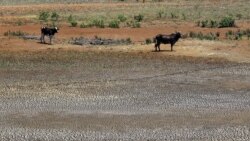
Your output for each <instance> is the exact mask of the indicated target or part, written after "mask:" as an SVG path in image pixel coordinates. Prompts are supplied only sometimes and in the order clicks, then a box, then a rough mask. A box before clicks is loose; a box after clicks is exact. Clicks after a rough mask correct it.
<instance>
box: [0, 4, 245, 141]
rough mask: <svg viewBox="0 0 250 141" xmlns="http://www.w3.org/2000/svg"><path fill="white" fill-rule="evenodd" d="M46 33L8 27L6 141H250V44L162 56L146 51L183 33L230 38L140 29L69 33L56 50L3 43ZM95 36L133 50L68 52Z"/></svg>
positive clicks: (3, 58) (0, 53)
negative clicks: (157, 40) (78, 40)
mask: <svg viewBox="0 0 250 141" xmlns="http://www.w3.org/2000/svg"><path fill="white" fill-rule="evenodd" d="M2 8H6V10H8V7H2ZM172 24H173V23H172ZM240 24H242V26H240V27H241V28H242V29H246V28H247V27H249V23H240ZM39 28H40V25H37V24H34V25H33V24H28V25H23V26H13V25H6V24H2V25H0V40H1V42H0V140H1V141H62V140H65V141H77V140H90V141H91V140H110V141H113V140H129V141H130V140H140V141H141V140H143V141H144V140H149V141H151V140H152V141H155V140H159V141H162V140H167V141H176V140H178V141H211V140H212V141H235V140H236V141H238V140H239V141H248V140H250V64H249V63H250V55H249V54H250V42H249V40H246V39H244V40H241V41H229V40H224V39H223V38H224V37H221V38H222V39H221V40H220V41H200V40H193V39H181V40H180V41H179V42H177V44H176V46H175V47H174V50H175V51H174V52H170V51H169V50H170V47H169V45H163V46H162V49H163V51H162V52H154V51H153V50H154V48H153V46H154V45H153V44H150V45H145V44H144V43H143V42H144V41H145V39H146V38H152V37H153V36H154V35H156V34H158V33H171V32H175V31H176V30H177V31H181V32H182V33H188V32H189V31H202V32H205V33H208V32H211V30H214V32H215V31H218V30H219V32H220V33H221V34H222V33H225V32H226V31H228V29H206V28H199V27H196V26H195V25H193V24H189V23H180V25H178V26H173V25H171V23H170V24H164V25H161V27H159V26H157V25H155V26H145V27H142V28H138V29H137V28H120V29H109V28H105V29H98V28H86V29H82V28H72V27H68V26H66V25H64V26H62V27H61V29H60V31H59V33H58V34H57V35H56V37H55V40H54V44H53V45H44V44H40V43H38V41H36V40H23V39H19V38H17V37H6V36H3V34H4V32H6V31H8V30H12V31H18V30H22V31H25V32H27V33H29V34H34V35H37V36H39V34H40V33H39ZM238 29H239V28H232V30H235V31H236V30H238ZM95 35H98V36H100V37H103V38H113V39H124V38H128V37H130V38H131V40H132V41H133V42H134V44H131V45H118V46H77V45H71V44H69V43H68V41H69V40H70V39H71V38H72V37H80V36H83V37H89V38H92V37H94V36H95Z"/></svg>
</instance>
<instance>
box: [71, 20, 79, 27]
mask: <svg viewBox="0 0 250 141" xmlns="http://www.w3.org/2000/svg"><path fill="white" fill-rule="evenodd" d="M70 24H71V26H72V27H76V26H77V25H78V23H77V21H71V22H70Z"/></svg>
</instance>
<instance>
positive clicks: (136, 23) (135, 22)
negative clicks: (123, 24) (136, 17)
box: [132, 21, 141, 28]
mask: <svg viewBox="0 0 250 141" xmlns="http://www.w3.org/2000/svg"><path fill="white" fill-rule="evenodd" d="M132 27H133V28H140V27H141V24H140V23H139V22H137V21H133V22H132Z"/></svg>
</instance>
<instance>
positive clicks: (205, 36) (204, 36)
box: [189, 31, 219, 40]
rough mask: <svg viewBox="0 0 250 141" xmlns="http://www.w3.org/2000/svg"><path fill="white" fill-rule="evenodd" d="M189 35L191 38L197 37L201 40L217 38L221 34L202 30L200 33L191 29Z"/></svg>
mask: <svg viewBox="0 0 250 141" xmlns="http://www.w3.org/2000/svg"><path fill="white" fill-rule="evenodd" d="M189 37H190V38H196V39H199V40H217V39H218V37H219V34H218V33H216V34H214V33H209V34H205V35H204V34H203V33H202V32H199V33H195V32H193V31H191V32H190V33H189Z"/></svg>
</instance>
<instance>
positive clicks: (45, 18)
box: [39, 11, 50, 22]
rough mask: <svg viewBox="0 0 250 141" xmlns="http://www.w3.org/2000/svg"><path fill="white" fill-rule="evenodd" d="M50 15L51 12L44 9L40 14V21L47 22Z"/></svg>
mask: <svg viewBox="0 0 250 141" xmlns="http://www.w3.org/2000/svg"><path fill="white" fill-rule="evenodd" d="M49 16H50V14H49V12H47V11H42V12H40V14H39V20H40V21H44V22H47V21H48V18H49Z"/></svg>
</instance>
